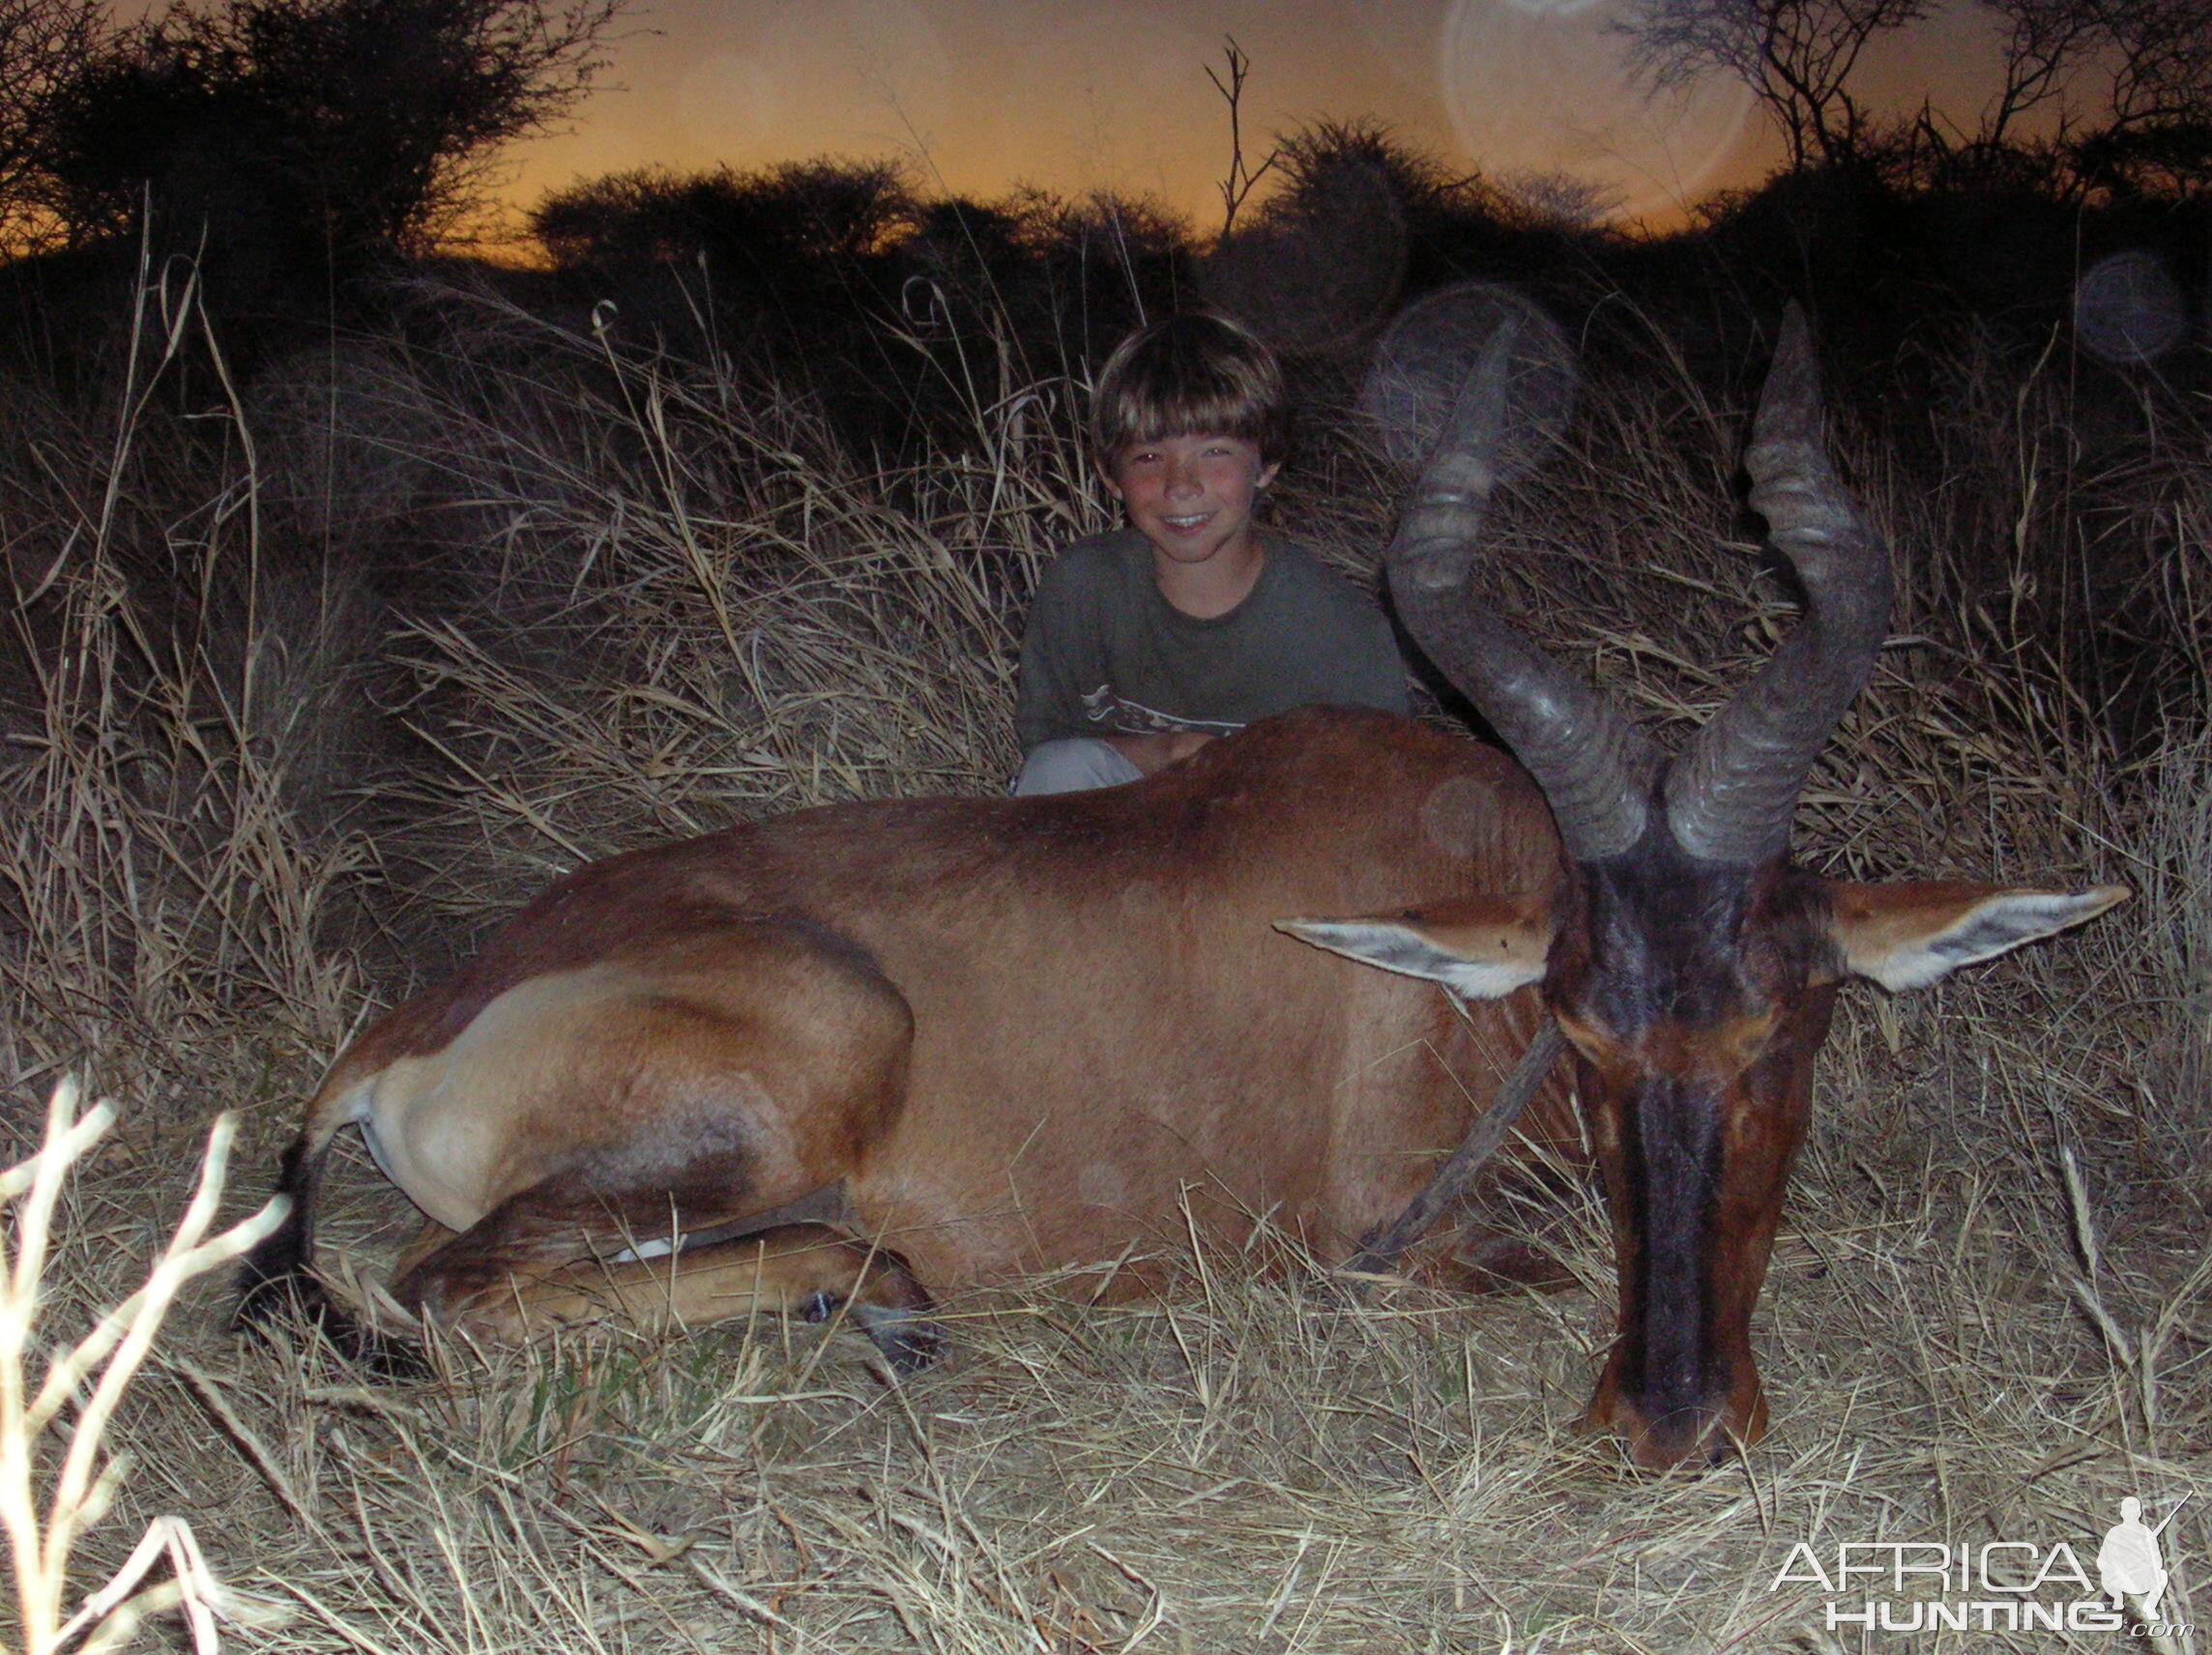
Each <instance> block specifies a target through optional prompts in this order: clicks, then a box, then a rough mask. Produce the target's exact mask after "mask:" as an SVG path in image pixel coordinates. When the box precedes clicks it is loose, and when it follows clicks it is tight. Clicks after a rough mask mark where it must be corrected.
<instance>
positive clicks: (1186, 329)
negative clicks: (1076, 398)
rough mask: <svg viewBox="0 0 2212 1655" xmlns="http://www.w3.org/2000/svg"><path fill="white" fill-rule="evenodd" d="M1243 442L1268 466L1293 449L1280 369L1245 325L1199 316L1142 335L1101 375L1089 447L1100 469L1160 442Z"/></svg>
mask: <svg viewBox="0 0 2212 1655" xmlns="http://www.w3.org/2000/svg"><path fill="white" fill-rule="evenodd" d="M1213 434H1219V435H1221V436H1225V437H1241V438H1243V439H1244V441H1246V442H1248V443H1251V444H1252V445H1254V446H1255V447H1256V448H1258V449H1259V450H1260V460H1261V463H1262V464H1264V465H1273V464H1276V463H1277V462H1278V461H1280V460H1281V459H1282V458H1283V456H1284V454H1285V452H1286V451H1287V450H1289V448H1290V446H1291V399H1290V394H1289V392H1287V391H1285V389H1284V387H1283V370H1282V366H1281V364H1279V363H1277V362H1276V361H1275V353H1274V352H1273V351H1271V350H1269V349H1268V348H1267V347H1266V343H1265V342H1264V341H1262V339H1261V338H1260V336H1259V335H1258V334H1254V333H1253V332H1252V331H1251V330H1250V329H1249V328H1246V327H1245V326H1244V325H1243V324H1242V323H1240V322H1232V321H1231V320H1230V319H1229V318H1228V317H1226V316H1222V315H1218V314H1215V313H1214V312H1211V311H1206V310H1194V311H1190V312H1188V313H1186V314H1184V315H1180V316H1169V317H1165V318H1163V319H1162V320H1160V321H1157V322H1154V323H1152V324H1151V325H1150V326H1149V327H1145V328H1140V329H1138V330H1137V332H1135V333H1134V334H1130V335H1129V336H1128V337H1127V338H1125V339H1123V340H1122V341H1121V343H1120V344H1119V345H1116V346H1115V347H1114V354H1113V355H1112V356H1110V357H1108V358H1107V359H1106V365H1105V366H1104V367H1103V368H1101V369H1100V370H1099V372H1098V389H1097V390H1096V392H1093V393H1092V395H1091V442H1092V443H1093V444H1094V445H1095V446H1096V448H1097V450H1098V459H1099V463H1100V464H1102V465H1108V466H1111V465H1112V464H1113V463H1114V456H1115V455H1117V454H1119V453H1120V452H1121V450H1123V449H1125V448H1127V447H1128V446H1129V445H1130V444H1131V443H1156V442H1158V441H1160V440H1161V439H1162V438H1163V437H1194V436H1202V435H1213Z"/></svg>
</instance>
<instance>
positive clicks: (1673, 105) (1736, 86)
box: [1437, 0, 1754, 218]
mask: <svg viewBox="0 0 2212 1655" xmlns="http://www.w3.org/2000/svg"><path fill="white" fill-rule="evenodd" d="M1633 6H1634V0H1454V4H1453V6H1452V8H1451V11H1450V13H1449V14H1448V15H1446V17H1445V19H1444V24H1443V29H1442V33H1441V37H1440V39H1439V42H1438V52H1437V57H1438V70H1439V76H1440V79H1441V91H1442V95H1443V102H1444V108H1445V110H1446V111H1447V113H1448V114H1449V115H1450V117H1451V123H1452V130H1453V131H1454V132H1455V134H1456V135H1457V136H1458V138H1459V142H1460V145H1461V147H1462V148H1463V149H1465V150H1466V152H1467V153H1468V155H1469V156H1470V157H1471V158H1472V159H1473V160H1475V162H1476V163H1477V164H1479V165H1480V166H1481V167H1482V169H1483V171H1484V172H1485V173H1486V174H1488V175H1489V176H1490V177H1491V178H1493V179H1494V180H1497V181H1499V182H1500V183H1503V184H1506V185H1507V186H1508V187H1510V186H1511V184H1512V181H1513V180H1514V178H1515V177H1516V176H1529V177H1536V178H1541V177H1544V176H1545V175H1555V174H1564V175H1565V176H1566V177H1568V178H1569V179H1571V180H1573V181H1575V182H1576V183H1578V184H1581V185H1584V186H1586V187H1588V188H1590V189H1593V190H1594V191H1595V192H1596V194H1597V196H1598V198H1599V199H1600V200H1602V201H1604V202H1606V203H1608V204H1610V205H1611V207H1612V209H1613V210H1614V211H1615V213H1617V214H1620V215H1623V216H1626V217H1630V218H1641V217H1650V216H1652V215H1656V214H1664V213H1669V212H1674V211H1679V210H1680V209H1681V208H1682V207H1683V206H1684V205H1686V204H1687V203H1688V202H1690V201H1691V200H1693V199H1695V197H1696V195H1697V192H1698V191H1699V190H1700V189H1702V188H1703V187H1704V186H1705V185H1706V184H1708V183H1709V182H1710V181H1711V180H1712V178H1713V177H1714V175H1715V174H1716V173H1717V172H1718V171H1719V169H1720V167H1721V165H1722V163H1723V162H1724V161H1726V160H1727V159H1728V157H1729V154H1730V152H1731V151H1732V149H1733V148H1734V147H1735V145H1736V142H1737V141H1738V139H1739V138H1741V136H1742V135H1743V131H1744V128H1745V125H1746V123H1747V122H1748V121H1749V120H1750V118H1751V113H1752V108H1753V102H1754V101H1753V98H1752V93H1751V88H1750V87H1748V86H1746V85H1744V84H1743V83H1742V82H1741V81H1739V80H1737V79H1735V78H1734V77H1733V76H1730V75H1720V74H1714V75H1707V76H1705V77H1703V78H1702V79H1700V80H1699V81H1697V82H1696V83H1695V84H1693V85H1691V86H1688V87H1686V88H1683V89H1682V90H1680V91H1678V92H1669V93H1661V94H1658V95H1656V96H1653V95H1648V94H1647V93H1646V92H1645V90H1644V88H1643V87H1641V86H1639V85H1638V84H1636V81H1635V79H1634V77H1633V75H1632V74H1631V73H1630V70H1629V63H1628V43H1627V41H1626V40H1625V39H1624V38H1623V37H1622V36H1621V35H1620V34H1619V33H1618V27H1617V26H1618V24H1619V23H1620V21H1621V20H1622V19H1624V18H1625V17H1627V16H1628V15H1631V12H1632V10H1633Z"/></svg>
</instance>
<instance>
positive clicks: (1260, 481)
mask: <svg viewBox="0 0 2212 1655" xmlns="http://www.w3.org/2000/svg"><path fill="white" fill-rule="evenodd" d="M1282 469H1283V462H1282V461H1281V460H1272V461H1270V462H1268V463H1267V464H1266V465H1264V466H1262V467H1261V468H1260V475H1259V476H1258V477H1256V478H1254V479H1252V487H1253V488H1254V490H1255V491H1257V490H1259V489H1263V488H1266V486H1267V484H1269V483H1270V482H1273V481H1274V480H1275V474H1276V473H1277V472H1280V471H1281V470H1282Z"/></svg>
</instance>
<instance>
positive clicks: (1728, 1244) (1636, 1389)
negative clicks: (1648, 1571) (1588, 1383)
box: [1544, 823, 1837, 1468]
mask: <svg viewBox="0 0 2212 1655" xmlns="http://www.w3.org/2000/svg"><path fill="white" fill-rule="evenodd" d="M1576 873H1577V877H1576V878H1575V879H1574V880H1573V881H1572V882H1571V892H1570V895H1569V897H1568V903H1567V906H1566V907H1565V908H1564V909H1562V911H1561V912H1559V913H1558V915H1557V930H1556V932H1555V936H1554V943H1553V947H1552V953H1551V959H1550V969H1549V972H1548V973H1547V975H1546V977H1545V980H1544V992H1545V995H1546V997H1547V998H1548V999H1549V1000H1550V1002H1551V1003H1552V1006H1553V1009H1554V1011H1555V1012H1556V1013H1557V1017H1558V1020H1559V1026H1560V1028H1561V1029H1562V1030H1563V1031H1565V1033H1566V1035H1567V1037H1568V1040H1569V1042H1570V1043H1571V1045H1572V1046H1573V1047H1574V1050H1575V1061H1576V1063H1577V1065H1578V1075H1577V1083H1578V1084H1577V1090H1578V1093H1579V1095H1580V1096H1581V1097H1582V1099H1583V1101H1584V1108H1585V1111H1586V1118H1587V1121H1588V1124H1589V1129H1590V1135H1591V1139H1592V1142H1593V1144H1594V1145H1595V1147H1596V1149H1597V1153H1598V1159H1599V1164H1600V1165H1601V1167H1602V1168H1603V1170H1604V1174H1605V1181H1606V1195H1607V1201H1608V1205H1609V1207H1610V1210H1611V1212H1612V1216H1613V1232H1614V1248H1615V1261H1616V1264H1617V1267H1618V1273H1619V1283H1620V1314H1619V1337H1618V1339H1617V1341H1616V1342H1615V1346H1614V1348H1613V1351H1612V1354H1611V1356H1610V1357H1609V1358H1608V1360H1607V1363H1606V1368H1605V1372H1604V1375H1603V1377H1602V1378H1601V1379H1600V1380H1599V1383H1598V1388H1597V1395H1596V1397H1595V1399H1594V1400H1593V1401H1592V1402H1591V1405H1590V1408H1589V1413H1588V1420H1589V1423H1590V1424H1591V1425H1593V1426H1596V1427H1599V1428H1603V1429H1607V1430H1612V1431H1615V1432H1617V1433H1618V1434H1620V1435H1621V1436H1622V1437H1625V1438H1626V1439H1627V1443H1628V1447H1629V1451H1630V1453H1631V1455H1632V1457H1633V1458H1634V1459H1635V1461H1636V1462H1637V1463H1638V1464H1639V1465H1641V1466H1646V1467H1649V1468H1664V1467H1666V1466H1674V1465H1676V1464H1680V1463H1682V1462H1684V1461H1701V1460H1706V1459H1711V1458H1716V1457H1718V1456H1719V1455H1720V1454H1721V1453H1723V1452H1725V1451H1726V1450H1727V1449H1728V1448H1729V1446H1730V1444H1731V1443H1732V1442H1751V1441H1756V1440H1757V1439H1758V1438H1759V1437H1760V1436H1761V1434H1762V1432H1763V1431H1764V1429H1765V1424H1766V1408H1765V1403H1764V1401H1763V1399H1762V1397H1761V1391H1760V1382H1759V1373H1758V1369H1757V1368H1756V1366H1755V1365H1754V1362H1753V1357H1752V1351H1751V1345H1750V1327H1751V1314H1752V1309H1753V1307H1754V1305H1755V1304H1756V1303H1757V1302H1758V1298H1759V1292H1760V1286H1761V1281H1762V1280H1763V1278H1764V1275H1765V1269H1766V1259H1767V1254H1768V1250H1769V1248H1770V1247H1771V1245H1772V1242H1773V1239H1774V1227H1775V1223H1776V1220H1777V1219H1778V1218H1779V1216H1780V1214H1781V1210H1782V1197H1783V1190H1784V1187H1785V1184H1786V1181H1787V1179H1788V1177H1789V1173H1790V1162H1791V1160H1792V1158H1793V1157H1794V1155H1795V1152H1796V1148H1797V1144H1798V1141H1799V1139H1800V1138H1801V1137H1802V1135H1803V1132H1804V1128H1805V1121H1806V1116H1807V1110H1808V1106H1809V1104H1810V1101H1811V1091H1812V1069H1813V1055H1814V1054H1815V1053H1816V1052H1817V1051H1819V1047H1820V1042H1821V1041H1822V1040H1823V1039H1824V1038H1826V1036H1827V1031H1828V1017H1829V1012H1830V1009H1831V1006H1832V1003H1833V1001H1834V997H1835V993H1836V980H1837V973H1835V971H1834V970H1833V969H1832V964H1831V952H1832V950H1831V948H1830V946H1829V944H1828V941H1827V937H1826V933H1825V931H1824V930H1823V929H1822V928H1821V924H1820V921H1821V919H1822V917H1823V915H1824V910H1825V906H1826V902H1825V898H1826V893H1825V890H1824V888H1823V887H1822V886H1820V884H1819V882H1818V881H1815V880H1812V879H1810V878H1808V877H1807V876H1805V875H1804V874H1802V873H1800V872H1798V871H1797V870H1795V869H1792V868H1790V867H1789V866H1788V865H1787V864H1786V863H1784V862H1782V861H1781V860H1780V859H1776V860H1774V861H1771V862H1769V863H1766V864H1765V865H1763V866H1759V867H1754V868H1748V869H1747V868H1744V867H1740V866H1734V865H1730V864H1726V863H1715V862H1707V861H1702V860H1700V859H1698V858H1696V857H1691V856H1690V855H1688V854H1687V853H1685V852H1684V851H1683V850H1682V849H1681V847H1680V846H1679V845H1678V844H1676V843H1675V842H1674V839H1673V836H1672V835H1671V834H1669V833H1668V832H1666V831H1665V829H1664V825H1663V824H1660V823H1654V824H1653V830H1651V831H1649V832H1647V833H1646V834H1645V836H1644V838H1643V839H1642V840H1640V841H1639V842H1638V843H1637V844H1636V845H1634V846H1632V847H1631V848H1630V849H1629V850H1628V851H1626V852H1624V853H1622V854H1621V855H1620V856H1618V857H1610V858H1606V859H1602V860H1598V861H1592V862H1586V863H1583V864H1582V865H1581V866H1580V867H1579V868H1578V869H1577V870H1576Z"/></svg>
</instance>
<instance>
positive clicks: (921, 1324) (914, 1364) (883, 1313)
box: [853, 1304, 945, 1377]
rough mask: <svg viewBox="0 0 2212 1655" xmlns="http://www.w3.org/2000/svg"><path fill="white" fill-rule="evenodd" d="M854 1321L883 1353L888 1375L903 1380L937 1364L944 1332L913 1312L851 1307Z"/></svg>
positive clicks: (867, 1306) (885, 1308) (860, 1306)
mask: <svg viewBox="0 0 2212 1655" xmlns="http://www.w3.org/2000/svg"><path fill="white" fill-rule="evenodd" d="M853 1320H854V1321H858V1322H859V1324H860V1331H861V1332H863V1333H865V1334H866V1335H867V1336H868V1337H869V1339H870V1340H872V1341H873V1342H874V1344H875V1347H876V1349H877V1350H881V1351H882V1352H883V1355H884V1360H885V1361H887V1362H888V1363H889V1364H890V1365H891V1372H893V1373H894V1374H898V1375H900V1376H902V1377H903V1376H905V1375H908V1374H918V1373H920V1372H921V1370H922V1369H924V1368H926V1367H928V1366H929V1365H930V1363H932V1362H934V1361H936V1360H937V1352H938V1351H939V1350H941V1349H942V1348H943V1347H944V1344H945V1329H943V1328H942V1327H940V1326H938V1325H937V1323H936V1322H934V1321H930V1320H929V1318H928V1317H926V1316H921V1315H917V1313H916V1312H914V1311H912V1310H897V1309H889V1308H887V1307H885V1306H883V1305H876V1304H857V1305H855V1306H854V1307H853Z"/></svg>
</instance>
